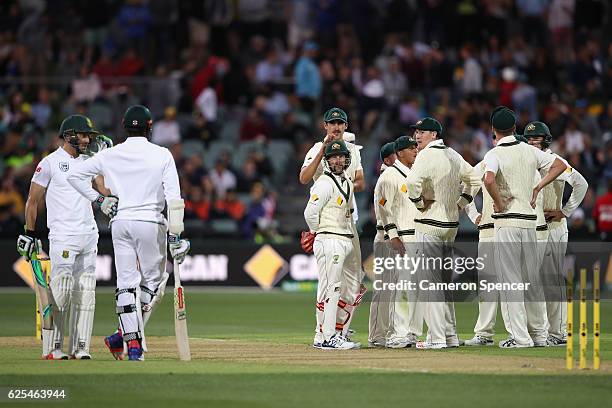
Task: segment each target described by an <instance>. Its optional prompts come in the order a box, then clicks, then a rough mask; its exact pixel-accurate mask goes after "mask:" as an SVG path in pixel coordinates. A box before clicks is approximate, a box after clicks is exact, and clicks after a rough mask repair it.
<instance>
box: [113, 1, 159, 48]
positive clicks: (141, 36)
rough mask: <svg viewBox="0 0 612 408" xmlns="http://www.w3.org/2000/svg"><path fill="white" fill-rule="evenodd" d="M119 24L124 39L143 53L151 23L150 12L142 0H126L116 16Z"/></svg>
mask: <svg viewBox="0 0 612 408" xmlns="http://www.w3.org/2000/svg"><path fill="white" fill-rule="evenodd" d="M117 21H118V23H119V26H120V27H121V28H122V29H123V30H124V35H125V40H126V41H127V43H128V44H129V45H130V46H131V47H135V48H136V49H138V50H139V52H140V55H143V54H144V52H145V50H146V48H145V47H146V36H147V33H148V30H149V26H150V25H151V13H150V12H149V8H148V7H147V4H146V3H145V1H144V0H127V1H126V3H125V4H124V5H123V6H122V7H121V9H120V10H119V15H118V16H117Z"/></svg>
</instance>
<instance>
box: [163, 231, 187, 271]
mask: <svg viewBox="0 0 612 408" xmlns="http://www.w3.org/2000/svg"><path fill="white" fill-rule="evenodd" d="M190 248H191V243H190V242H189V240H187V239H181V236H180V235H174V234H169V235H168V249H169V250H170V255H172V258H173V259H174V260H175V261H177V262H178V263H179V265H180V264H182V263H183V261H184V260H185V255H187V253H188V252H189V249H190Z"/></svg>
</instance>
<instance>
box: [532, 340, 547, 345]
mask: <svg viewBox="0 0 612 408" xmlns="http://www.w3.org/2000/svg"><path fill="white" fill-rule="evenodd" d="M533 347H548V342H547V341H546V340H542V341H535V340H534V341H533Z"/></svg>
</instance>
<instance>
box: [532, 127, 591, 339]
mask: <svg viewBox="0 0 612 408" xmlns="http://www.w3.org/2000/svg"><path fill="white" fill-rule="evenodd" d="M524 136H525V137H526V138H527V139H528V141H529V144H531V145H532V146H534V147H536V148H538V149H540V150H542V151H544V152H545V153H548V154H550V155H552V156H554V157H557V158H559V159H561V157H559V156H558V155H556V154H555V153H553V152H552V151H551V150H550V144H551V143H552V134H551V133H550V130H549V128H548V126H546V124H545V123H543V122H537V121H536V122H531V123H529V124H527V126H526V127H525V131H524ZM564 163H565V164H567V162H565V161H564ZM542 176H544V174H542ZM565 183H568V184H570V185H571V186H572V194H571V196H570V198H569V200H568V201H567V203H566V204H565V205H564V206H563V190H564V188H565ZM588 187H589V185H588V183H587V181H586V180H585V178H584V177H583V176H582V175H581V174H580V173H579V172H578V171H577V170H576V169H573V168H572V167H570V166H569V165H568V166H567V169H566V170H565V171H564V172H563V173H561V175H560V176H559V177H558V178H557V179H555V180H554V181H553V182H552V183H550V184H549V185H548V186H546V187H544V191H543V194H540V195H539V196H538V197H540V196H542V201H543V210H544V216H545V217H546V222H547V226H548V228H547V229H548V234H547V236H548V241H547V246H546V251H545V252H546V253H545V256H543V261H542V268H541V276H542V278H543V279H544V284H545V288H546V290H547V292H548V291H552V292H553V293H550V296H547V299H546V314H547V316H548V339H547V343H548V345H549V346H565V345H566V343H567V305H566V303H565V301H564V299H565V277H564V271H563V261H564V258H565V251H566V250H567V241H568V234H569V232H568V229H567V221H566V217H569V216H570V215H571V214H572V213H573V212H574V210H575V209H576V208H578V206H579V205H580V203H581V202H582V200H583V199H584V196H585V194H586V191H587V189H588ZM547 294H548V293H547Z"/></svg>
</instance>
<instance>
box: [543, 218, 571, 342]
mask: <svg viewBox="0 0 612 408" xmlns="http://www.w3.org/2000/svg"><path fill="white" fill-rule="evenodd" d="M567 240H568V231H567V227H565V226H562V227H558V228H555V229H551V230H550V233H549V235H548V246H547V250H546V255H545V256H544V261H543V262H542V272H543V274H544V279H545V281H544V285H545V290H546V312H547V315H548V325H549V326H548V334H551V335H553V336H555V337H557V338H559V339H565V338H566V337H567V301H566V296H567V295H566V277H565V273H564V272H565V271H564V270H563V263H564V261H565V252H566V250H567Z"/></svg>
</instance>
